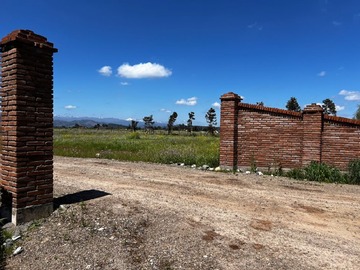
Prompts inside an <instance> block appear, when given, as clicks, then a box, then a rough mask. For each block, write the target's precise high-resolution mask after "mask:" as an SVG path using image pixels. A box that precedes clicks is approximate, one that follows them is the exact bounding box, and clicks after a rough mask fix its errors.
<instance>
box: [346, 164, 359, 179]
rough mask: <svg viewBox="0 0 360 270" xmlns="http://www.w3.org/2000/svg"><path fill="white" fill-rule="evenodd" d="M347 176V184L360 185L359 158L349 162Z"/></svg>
mask: <svg viewBox="0 0 360 270" xmlns="http://www.w3.org/2000/svg"><path fill="white" fill-rule="evenodd" d="M347 177H348V182H349V184H356V185H360V159H355V160H352V161H350V162H349V166H348V175H347Z"/></svg>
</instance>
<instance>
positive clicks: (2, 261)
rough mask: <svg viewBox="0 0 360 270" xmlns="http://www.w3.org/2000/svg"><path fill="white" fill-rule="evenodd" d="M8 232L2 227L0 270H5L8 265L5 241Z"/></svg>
mask: <svg viewBox="0 0 360 270" xmlns="http://www.w3.org/2000/svg"><path fill="white" fill-rule="evenodd" d="M6 232H7V231H6V230H3V228H2V227H0V269H1V270H2V269H5V265H6V250H5V245H4V243H5V240H6Z"/></svg>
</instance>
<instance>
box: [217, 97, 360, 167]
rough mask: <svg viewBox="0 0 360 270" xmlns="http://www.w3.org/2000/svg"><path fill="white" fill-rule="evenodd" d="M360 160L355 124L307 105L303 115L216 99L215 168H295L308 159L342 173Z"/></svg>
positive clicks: (358, 128) (359, 127) (358, 123)
mask: <svg viewBox="0 0 360 270" xmlns="http://www.w3.org/2000/svg"><path fill="white" fill-rule="evenodd" d="M355 158H360V121H356V120H352V119H347V118H342V117H334V116H327V115H323V112H322V108H321V107H320V106H319V105H316V104H311V105H309V106H307V107H306V108H305V109H304V111H303V112H302V113H298V112H292V111H288V110H282V109H276V108H269V107H264V106H258V105H253V104H246V103H242V102H241V99H240V98H239V96H238V95H237V94H234V93H227V94H225V95H223V96H222V97H221V121H220V166H222V167H226V168H235V167H240V168H250V167H251V165H252V164H253V163H256V166H257V167H260V168H265V169H266V168H277V167H279V166H281V167H282V168H300V167H304V166H306V165H308V164H309V163H310V162H311V161H313V160H314V161H318V162H326V163H328V164H332V165H335V166H336V167H338V168H340V169H346V167H347V164H348V162H349V161H350V160H352V159H355Z"/></svg>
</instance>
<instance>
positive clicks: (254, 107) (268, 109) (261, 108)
mask: <svg viewBox="0 0 360 270" xmlns="http://www.w3.org/2000/svg"><path fill="white" fill-rule="evenodd" d="M239 108H240V109H241V108H244V109H251V110H258V111H262V112H269V113H275V114H284V115H291V116H297V117H301V116H302V113H301V112H294V111H289V110H283V109H278V108H271V107H265V106H261V105H255V104H248V103H239Z"/></svg>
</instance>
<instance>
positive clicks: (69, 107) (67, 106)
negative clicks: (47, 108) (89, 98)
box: [64, 105, 76, 110]
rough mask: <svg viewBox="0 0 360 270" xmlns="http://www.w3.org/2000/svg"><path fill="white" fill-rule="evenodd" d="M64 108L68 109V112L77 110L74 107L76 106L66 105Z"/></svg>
mask: <svg viewBox="0 0 360 270" xmlns="http://www.w3.org/2000/svg"><path fill="white" fill-rule="evenodd" d="M64 108H65V109H67V110H74V109H76V106H74V105H66V106H65V107H64Z"/></svg>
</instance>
